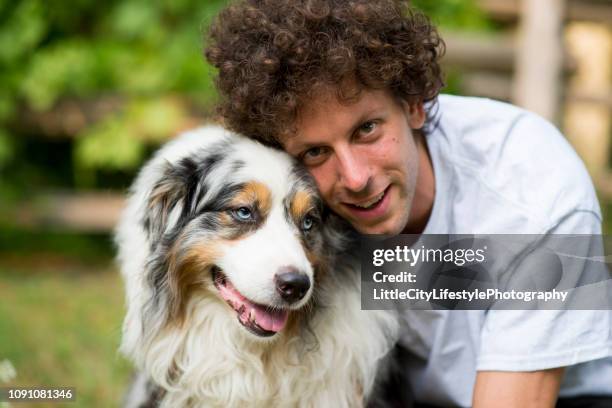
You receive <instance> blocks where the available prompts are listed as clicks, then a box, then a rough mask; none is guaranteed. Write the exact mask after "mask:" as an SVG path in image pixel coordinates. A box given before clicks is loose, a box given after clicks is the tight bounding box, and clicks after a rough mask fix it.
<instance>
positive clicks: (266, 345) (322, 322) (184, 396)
mask: <svg viewBox="0 0 612 408" xmlns="http://www.w3.org/2000/svg"><path fill="white" fill-rule="evenodd" d="M352 242H353V243H354V240H353V239H352V238H351V232H350V231H349V230H348V228H347V226H346V225H344V224H343V221H342V220H340V219H339V218H338V217H337V216H335V215H334V214H331V213H329V211H328V210H326V209H325V207H324V204H323V202H322V201H321V198H320V197H319V195H318V193H317V189H316V185H315V183H314V181H313V180H312V179H311V178H310V176H309V175H308V173H307V172H306V171H305V170H304V169H303V168H302V167H301V166H300V165H299V164H298V163H297V162H296V161H294V160H293V159H292V158H291V157H290V156H289V155H287V154H286V153H284V152H281V151H279V150H275V149H273V148H270V147H266V146H264V145H262V144H260V143H258V142H256V141H253V140H250V139H248V138H246V137H243V136H240V135H237V134H234V133H232V132H230V131H228V130H226V129H223V128H221V127H217V126H208V127H204V128H200V129H197V130H194V131H191V132H188V133H186V134H184V135H182V136H179V137H178V138H177V139H175V140H173V141H170V142H169V143H168V144H167V145H165V146H163V147H162V148H161V149H160V151H158V152H157V154H155V155H154V157H153V158H152V159H151V160H150V161H149V162H148V163H147V164H146V165H145V166H144V167H143V168H142V170H141V171H140V173H139V175H138V176H137V178H136V180H135V182H134V184H133V186H132V188H131V192H130V196H129V198H128V202H127V205H126V208H125V210H124V212H123V214H122V217H121V219H120V222H119V224H118V227H117V231H116V243H117V246H118V261H119V264H120V269H121V273H122V276H123V278H124V281H125V284H126V294H127V296H126V298H127V313H126V317H125V320H124V324H123V336H122V344H121V348H120V349H121V352H122V353H123V354H125V355H126V356H127V357H128V358H129V359H131V360H132V361H133V363H134V364H135V366H136V367H137V370H138V372H139V374H138V375H137V378H136V379H135V381H134V383H133V385H132V387H131V390H130V391H129V392H128V394H127V397H126V399H125V404H124V405H125V406H126V407H145V406H147V407H148V406H160V407H200V406H202V407H243V406H249V407H276V406H283V407H286V406H295V407H307V406H308V407H311V406H312V407H331V406H333V407H358V406H364V405H365V404H366V402H367V401H368V399H369V397H370V396H371V395H372V392H373V390H374V389H375V384H376V376H377V374H380V373H381V372H383V371H384V369H383V368H382V367H383V366H384V365H385V364H384V363H383V362H384V359H385V356H387V355H388V353H389V351H390V350H391V349H392V346H393V344H394V342H395V339H396V337H397V332H398V324H397V318H396V316H395V315H394V314H393V313H392V312H388V311H362V310H361V308H360V292H359V290H360V276H359V275H360V273H359V265H358V262H356V261H355V255H354V251H353V253H352V254H351V245H352V244H351V243H352ZM357 259H358V258H357Z"/></svg>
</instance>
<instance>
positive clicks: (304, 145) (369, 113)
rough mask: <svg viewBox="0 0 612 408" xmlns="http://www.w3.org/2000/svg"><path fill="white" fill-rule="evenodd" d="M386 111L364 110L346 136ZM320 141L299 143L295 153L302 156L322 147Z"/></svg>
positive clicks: (374, 108)
mask: <svg viewBox="0 0 612 408" xmlns="http://www.w3.org/2000/svg"><path fill="white" fill-rule="evenodd" d="M383 111H384V108H383V107H379V106H374V107H371V108H370V107H368V108H367V110H364V111H363V112H362V113H361V114H360V115H359V117H357V118H356V119H355V120H354V121H353V123H352V124H351V126H350V127H349V130H348V131H347V132H346V135H352V134H353V133H355V131H356V130H357V129H358V128H359V126H361V125H362V124H363V123H364V122H365V121H367V120H369V119H371V118H372V117H373V116H379V115H382V114H383ZM295 137H297V138H299V137H300V135H299V134H297V135H295ZM322 139H324V138H321V141H318V142H297V143H296V144H295V151H296V154H300V153H302V152H304V151H306V150H308V149H310V148H313V147H318V146H321V144H323V143H324V141H322ZM292 150H293V149H292Z"/></svg>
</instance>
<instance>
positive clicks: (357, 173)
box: [338, 150, 370, 192]
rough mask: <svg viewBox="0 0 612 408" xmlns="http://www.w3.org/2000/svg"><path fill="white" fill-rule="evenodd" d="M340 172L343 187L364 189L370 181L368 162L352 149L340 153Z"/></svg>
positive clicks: (357, 189)
mask: <svg viewBox="0 0 612 408" xmlns="http://www.w3.org/2000/svg"><path fill="white" fill-rule="evenodd" d="M338 173H339V174H338V175H339V178H340V183H341V185H342V187H344V188H346V189H348V190H350V191H354V192H359V191H363V190H365V189H366V187H367V185H368V183H369V181H370V174H369V170H368V166H367V163H365V162H363V161H362V160H360V158H359V156H358V155H355V154H354V153H353V152H351V151H350V150H347V151H344V152H342V154H338Z"/></svg>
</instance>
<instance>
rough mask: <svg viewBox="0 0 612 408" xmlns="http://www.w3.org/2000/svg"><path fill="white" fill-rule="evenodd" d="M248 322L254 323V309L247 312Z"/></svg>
mask: <svg viewBox="0 0 612 408" xmlns="http://www.w3.org/2000/svg"><path fill="white" fill-rule="evenodd" d="M249 320H250V321H252V322H254V321H255V309H251V310H250V312H249Z"/></svg>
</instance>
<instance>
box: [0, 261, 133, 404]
mask: <svg viewBox="0 0 612 408" xmlns="http://www.w3.org/2000/svg"><path fill="white" fill-rule="evenodd" d="M1 258H2V261H1V262H0V361H2V360H5V359H8V360H9V361H10V362H11V363H12V365H13V366H14V367H15V370H16V373H17V376H16V378H15V379H14V380H12V382H11V383H9V384H8V385H14V386H44V387H61V386H65V387H74V388H75V389H76V401H74V402H66V403H62V404H49V403H35V404H34V403H33V404H31V405H30V406H33V407H34V406H35V407H37V408H39V407H46V406H67V407H113V406H118V404H119V402H120V400H121V397H122V395H123V392H124V390H125V387H126V385H127V384H128V383H129V377H130V372H131V368H130V365H129V363H128V362H126V361H125V360H124V359H123V358H122V357H121V356H120V355H119V354H118V353H117V348H118V345H119V339H120V334H121V333H120V331H121V320H122V316H123V310H124V309H123V308H124V306H123V305H124V301H123V286H122V283H121V280H120V278H119V276H118V273H117V272H116V270H115V269H114V268H113V267H112V266H110V264H111V262H109V261H107V262H106V263H102V264H100V263H99V261H98V262H97V263H94V264H87V263H82V262H81V261H76V262H70V261H69V260H67V259H65V258H62V257H60V258H54V257H53V256H48V255H47V256H44V257H43V258H42V259H40V258H37V257H36V256H34V257H23V256H19V257H15V258H11V257H10V256H6V254H2V257H1ZM2 385H7V384H0V386H2ZM15 406H18V407H26V406H28V405H27V404H25V403H19V404H12V405H11V407H15Z"/></svg>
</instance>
